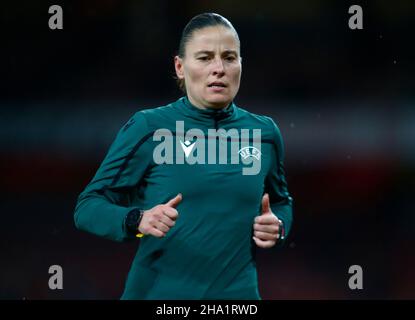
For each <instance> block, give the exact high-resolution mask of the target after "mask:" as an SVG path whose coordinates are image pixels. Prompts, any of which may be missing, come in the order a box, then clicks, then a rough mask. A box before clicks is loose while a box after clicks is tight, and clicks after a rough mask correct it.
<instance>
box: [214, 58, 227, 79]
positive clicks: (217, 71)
mask: <svg viewBox="0 0 415 320" xmlns="http://www.w3.org/2000/svg"><path fill="white" fill-rule="evenodd" d="M224 73H225V67H224V65H223V61H222V59H221V58H216V59H215V62H214V65H213V74H214V75H223V74H224Z"/></svg>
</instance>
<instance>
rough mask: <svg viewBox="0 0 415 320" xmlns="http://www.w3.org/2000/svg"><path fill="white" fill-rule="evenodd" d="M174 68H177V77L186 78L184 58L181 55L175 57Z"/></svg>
mask: <svg viewBox="0 0 415 320" xmlns="http://www.w3.org/2000/svg"><path fill="white" fill-rule="evenodd" d="M174 68H175V69H176V76H177V78H179V79H184V70H183V59H182V58H180V57H179V56H175V57H174Z"/></svg>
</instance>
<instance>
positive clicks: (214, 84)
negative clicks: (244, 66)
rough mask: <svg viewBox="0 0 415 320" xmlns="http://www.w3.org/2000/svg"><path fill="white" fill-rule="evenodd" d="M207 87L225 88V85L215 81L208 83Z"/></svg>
mask: <svg viewBox="0 0 415 320" xmlns="http://www.w3.org/2000/svg"><path fill="white" fill-rule="evenodd" d="M208 87H209V88H226V87H227V85H226V84H225V83H223V82H221V81H215V82H212V83H210V84H208Z"/></svg>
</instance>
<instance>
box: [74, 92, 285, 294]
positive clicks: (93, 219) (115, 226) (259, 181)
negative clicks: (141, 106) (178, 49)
mask: <svg viewBox="0 0 415 320" xmlns="http://www.w3.org/2000/svg"><path fill="white" fill-rule="evenodd" d="M178 121H179V122H181V123H182V127H183V128H182V127H180V126H179V127H178V126H177V122H178ZM177 128H179V129H181V128H182V129H183V131H182V132H177ZM159 129H162V130H161V131H160V130H159ZM190 129H192V130H194V129H196V133H198V134H195V135H194V136H195V137H193V139H190V138H188V137H186V136H185V134H186V132H188V130H190ZM209 129H211V130H216V132H218V133H220V134H217V135H215V136H212V134H210V133H211V132H212V131H210V132H209ZM221 129H222V131H221ZM231 129H236V130H237V132H239V133H240V134H239V137H238V136H235V135H233V136H231V137H229V136H226V134H227V133H229V132H231ZM243 129H245V133H246V132H247V130H249V131H248V132H250V133H251V134H250V138H249V139H246V135H243V134H242V131H243ZM254 129H260V130H261V136H260V138H261V139H260V143H259V144H258V139H256V138H255V136H254V135H253V130H254ZM224 131H225V134H224V133H223V132H224ZM169 132H171V133H172V135H173V136H172V138H171V139H170V138H167V137H166V135H167V133H169ZM257 132H258V131H257ZM193 133H194V132H193ZM255 139H256V140H255ZM183 140H185V141H183ZM209 141H210V142H209ZM254 141H256V142H257V143H256V146H257V147H258V146H260V148H257V149H260V152H259V154H260V157H259V160H258V159H257V158H258V153H257V158H255V157H253V156H252V154H255V151H254V152H251V153H250V152H247V149H246V147H247V146H248V148H249V147H251V146H252V145H254V146H255V144H254ZM196 142H197V147H193V148H192V146H191V143H195V144H196ZM213 142H215V143H216V146H215V145H214V147H212V148H210V149H209V148H208V147H209V146H212V143H213ZM232 142H234V144H233V147H232ZM163 143H164V148H163V145H162V144H163ZM169 143H170V144H171V145H172V146H173V151H174V152H171V150H169V149H168V148H167V147H166V146H168V144H169ZM183 143H187V144H183ZM209 143H211V145H208V144H209ZM239 143H240V145H239V147H238V144H239ZM235 145H236V146H237V148H236V149H235V147H234V146H235ZM204 146H205V147H206V148H205V150H203V147H204ZM221 146H222V151H223V150H227V154H226V156H225V158H223V154H224V153H223V152H221V150H220V148H221ZM224 146H225V147H224ZM185 147H188V148H191V150H190V149H188V150H187V151H188V154H187V156H188V157H187V156H186V154H185V152H184V151H185ZM242 147H243V148H242ZM242 149H244V150H245V151H244V150H242ZM163 150H164V151H163ZM189 151H191V152H189ZM215 151H216V159H217V161H216V163H215V161H212V159H213V158H215V157H213V158H212V159H211V160H210V161H209V160H208V156H209V154H210V155H211V156H212V153H213V154H214V153H215ZM219 155H221V156H222V162H220V161H219ZM250 155H251V156H250ZM196 156H197V159H198V160H197V161H196V160H195V159H196ZM232 156H233V157H234V158H233V160H231V157H232ZM235 156H236V157H235ZM160 157H165V160H164V161H165V163H161V160H160ZM245 157H246V159H245V160H246V161H247V160H250V161H251V163H250V165H249V163H248V164H247V162H243V161H242V159H243V158H245ZM283 158H284V156H283V142H282V138H281V134H280V131H279V129H278V127H277V126H276V124H275V123H274V121H273V120H272V119H271V118H269V117H266V116H260V115H255V114H252V113H250V112H248V111H246V110H244V109H242V108H239V107H237V106H236V105H235V103H231V104H230V105H229V106H228V107H227V108H225V109H224V110H219V111H218V110H216V111H215V110H201V109H198V108H196V107H195V106H193V105H192V104H191V103H190V101H189V100H188V98H187V97H182V98H180V99H178V100H177V101H175V102H173V103H171V104H169V105H166V106H163V107H158V108H153V109H146V110H141V111H139V112H137V113H136V114H135V115H134V116H133V117H132V118H131V119H130V120H129V121H128V122H127V123H126V124H125V125H124V126H123V128H121V130H120V131H119V132H118V134H117V136H116V139H115V141H114V142H113V143H112V145H111V147H110V149H109V151H108V154H107V155H106V157H105V159H104V161H103V162H102V164H101V166H100V167H99V169H98V171H97V172H96V174H95V176H94V178H93V179H92V181H91V182H90V183H89V184H88V185H87V187H86V188H85V190H84V191H83V192H82V193H81V194H80V196H79V198H78V202H77V205H76V209H75V225H76V227H77V228H79V229H81V230H84V231H87V232H90V233H93V234H95V235H98V236H102V237H105V238H108V239H112V240H115V241H127V240H134V239H137V238H135V236H134V235H131V234H129V233H128V232H127V230H126V228H125V225H124V219H125V217H126V215H127V214H128V212H130V211H131V210H132V209H134V208H139V209H150V208H152V207H154V206H155V205H158V204H163V203H166V202H167V201H168V200H170V199H172V198H173V197H175V196H176V195H177V194H178V193H182V195H183V200H182V202H181V203H180V204H179V205H178V207H177V210H178V213H179V216H178V218H177V220H176V224H175V226H173V227H172V228H171V229H170V230H169V232H168V233H167V234H166V236H165V237H164V238H157V237H153V236H144V237H143V238H141V239H140V240H139V241H140V243H139V247H138V250H137V253H136V256H135V258H134V260H133V262H132V265H131V269H130V272H129V274H128V278H127V281H126V284H125V288H124V293H123V295H122V297H121V299H261V297H260V295H259V292H258V281H257V273H256V264H255V248H256V244H255V242H254V241H253V239H252V235H253V223H254V218H255V217H256V216H257V215H259V214H260V212H261V199H262V196H263V194H264V193H265V192H267V193H269V195H270V204H271V209H272V211H273V213H274V214H275V215H277V216H278V218H279V219H281V220H283V222H284V225H285V233H286V235H287V234H288V232H289V230H290V228H291V224H292V198H291V197H290V195H289V193H288V190H287V183H286V180H285V177H284V165H283ZM192 159H193V160H192ZM203 159H206V161H205V163H203ZM223 159H225V160H228V161H226V163H223V162H224V160H223ZM183 160H184V161H183ZM236 160H240V161H239V162H238V163H236ZM192 161H193V162H192ZM255 161H260V170H259V171H258V170H257V171H258V172H257V173H255V174H243V173H242V170H243V168H249V167H250V166H251V167H253V166H254V162H255Z"/></svg>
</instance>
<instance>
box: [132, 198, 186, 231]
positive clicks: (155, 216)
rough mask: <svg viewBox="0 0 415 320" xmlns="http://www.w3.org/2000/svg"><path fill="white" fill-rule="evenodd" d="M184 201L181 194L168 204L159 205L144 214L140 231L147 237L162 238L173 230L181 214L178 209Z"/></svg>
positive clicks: (139, 227)
mask: <svg viewBox="0 0 415 320" xmlns="http://www.w3.org/2000/svg"><path fill="white" fill-rule="evenodd" d="M181 201H182V194H181V193H179V194H178V195H177V196H176V197H174V198H173V199H171V200H170V201H169V202H167V203H166V204H159V205H157V206H155V207H153V208H151V209H149V210H145V211H144V212H143V217H142V219H141V222H140V225H139V226H138V231H139V232H140V233H142V234H145V235H152V236H155V237H157V238H162V237H164V236H165V235H166V233H167V232H168V231H169V230H170V228H172V227H173V226H174V225H175V223H176V219H177V217H178V215H179V213H178V212H177V210H176V207H177V206H178V205H179V203H180V202H181Z"/></svg>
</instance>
